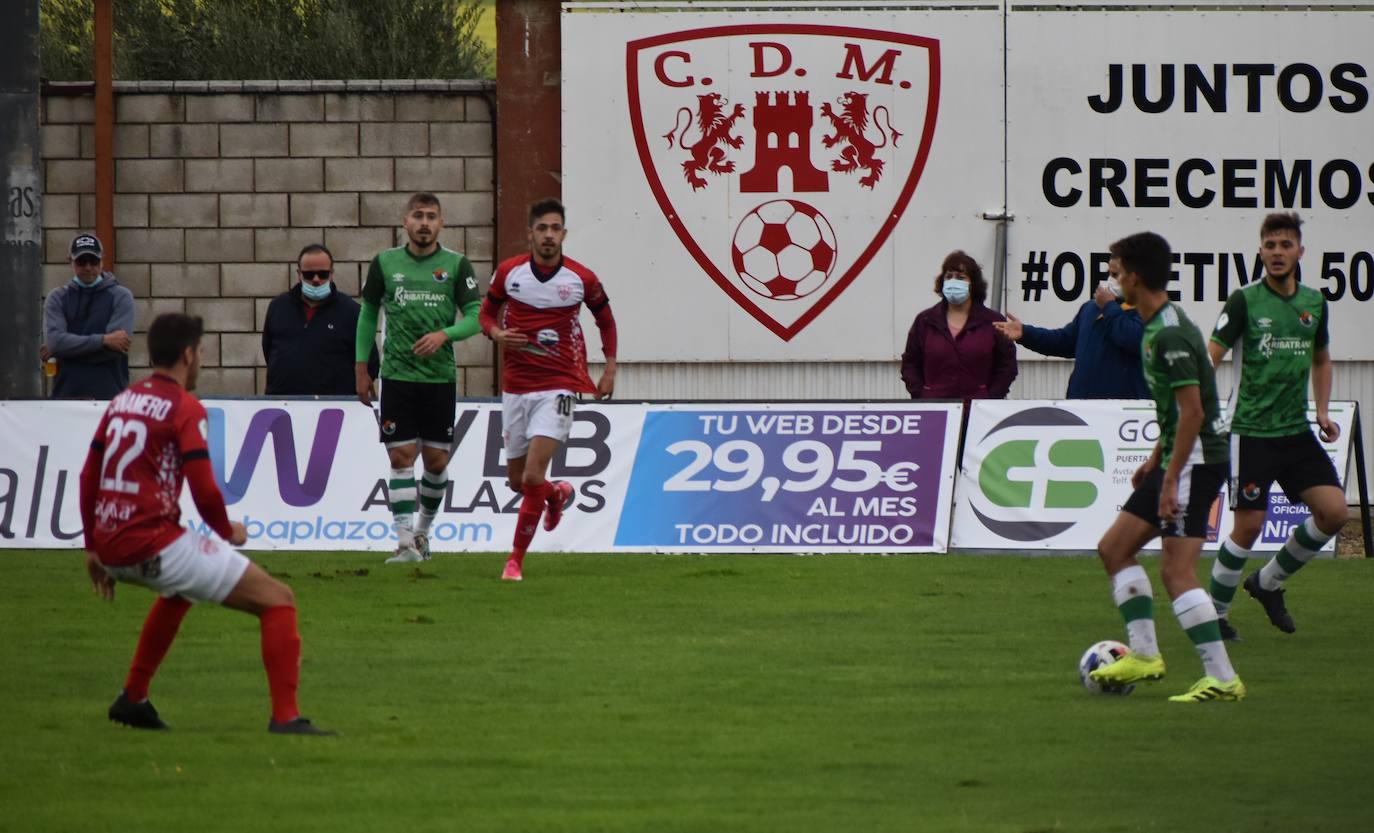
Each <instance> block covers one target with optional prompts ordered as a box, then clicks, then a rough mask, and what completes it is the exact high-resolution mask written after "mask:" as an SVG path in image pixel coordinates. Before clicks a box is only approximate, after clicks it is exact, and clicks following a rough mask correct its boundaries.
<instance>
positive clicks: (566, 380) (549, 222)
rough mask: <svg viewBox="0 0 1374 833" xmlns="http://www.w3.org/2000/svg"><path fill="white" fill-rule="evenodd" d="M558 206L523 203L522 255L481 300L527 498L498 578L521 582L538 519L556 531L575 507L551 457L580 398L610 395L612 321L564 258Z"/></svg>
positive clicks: (510, 455) (500, 270)
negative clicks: (601, 361) (599, 360)
mask: <svg viewBox="0 0 1374 833" xmlns="http://www.w3.org/2000/svg"><path fill="white" fill-rule="evenodd" d="M565 218H566V213H565V211H564V209H563V204H562V203H561V202H559V201H558V200H555V199H544V200H540V201H538V202H536V203H534V205H532V206H530V214H529V222H530V226H529V243H530V250H529V252H527V253H525V254H521V255H517V256H516V257H513V258H510V259H509V260H506V261H504V262H503V263H501V264H500V265H499V266H497V267H496V273H495V274H494V275H492V279H491V289H490V290H488V292H487V296H486V298H485V299H484V300H483V302H482V310H481V313H480V316H479V318H480V321H481V323H482V332H484V333H486V334H487V335H488V336H490V337H491V339H492V340H494V341H495V342H497V343H498V344H500V345H501V347H502V348H503V349H502V353H503V358H504V361H503V363H502V367H501V416H502V420H503V424H504V435H503V437H504V440H505V445H506V472H507V475H508V476H509V478H510V487H511V488H512V489H514V490H515V491H517V492H520V493H522V494H523V495H524V499H523V500H522V501H521V503H520V514H519V515H518V516H517V518H516V522H515V542H514V545H513V546H512V548H511V554H510V560H508V561H507V562H506V568H505V571H504V572H503V573H502V574H501V578H502V579H505V580H506V581H520V580H521V578H522V577H523V576H522V573H521V570H522V568H523V565H524V560H525V550H526V549H528V548H529V545H530V541H531V540H532V539H533V538H534V532H535V527H536V525H537V524H538V523H539V517H540V515H543V516H544V529H545V530H547V531H550V532H551V531H553V528H554V527H556V526H558V522H559V520H561V519H562V517H563V511H564V510H565V509H567V508H568V507H569V506H570V505H572V501H573V497H574V495H575V492H574V490H573V487H572V484H571V483H568V482H567V481H563V480H560V481H557V482H553V483H550V482H549V481H548V480H546V479H545V472H547V471H548V468H549V460H551V459H552V458H553V454H554V452H555V451H556V450H557V449H558V445H559V443H562V442H565V441H566V440H567V439H568V431H569V429H571V428H572V421H573V403H574V402H575V401H576V400H577V399H579V398H580V396H581V394H584V393H593V394H596V398H597V399H609V398H610V397H611V394H612V393H614V392H615V351H616V336H615V318H614V317H613V316H612V315H611V306H610V300H609V299H608V298H607V297H606V291H605V289H603V288H602V286H601V281H600V280H598V279H597V277H596V274H595V273H593V272H592V270H590V269H588V268H587V267H586V266H583V265H582V264H580V263H578V262H577V261H575V260H572V259H571V258H567V257H564V256H563V239H564V238H565V237H567V234H568V230H567V228H566V226H565V225H564V223H565V222H566V219H565ZM583 304H586V306H587V309H589V310H590V311H591V313H592V315H593V317H594V318H595V319H596V326H597V329H598V330H600V331H601V348H602V352H603V353H605V356H606V370H605V372H604V373H603V374H602V376H601V380H600V381H599V382H597V383H595V384H593V383H592V380H591V377H590V376H589V375H588V374H587V344H586V341H585V340H584V338H583V335H582V325H581V323H580V322H579V321H578V314H579V313H580V312H581V309H582V305H583Z"/></svg>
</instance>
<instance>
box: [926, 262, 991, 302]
mask: <svg viewBox="0 0 1374 833" xmlns="http://www.w3.org/2000/svg"><path fill="white" fill-rule="evenodd" d="M946 272H963V273H964V274H965V275H968V283H969V296H970V297H971V298H973V302H974V303H975V304H981V303H983V302H985V301H987V299H988V282H987V281H985V280H983V267H981V266H979V265H978V261H976V260H974V259H973V257H972V256H970V255H969V253H968V252H966V251H964V250H963V249H955V250H954V251H952V252H950V253H949V254H947V255H945V259H944V260H943V261H941V263H940V273H939V274H938V275H936V276H935V294H936V295H942V294H943V293H944V288H945V273H946Z"/></svg>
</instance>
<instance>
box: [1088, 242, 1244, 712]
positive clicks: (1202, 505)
mask: <svg viewBox="0 0 1374 833" xmlns="http://www.w3.org/2000/svg"><path fill="white" fill-rule="evenodd" d="M1111 251H1112V256H1113V257H1115V258H1117V259H1119V260H1120V261H1121V290H1122V294H1123V295H1124V296H1125V299H1126V301H1127V302H1128V303H1131V304H1134V305H1135V306H1136V309H1138V310H1139V311H1140V317H1141V319H1142V320H1144V322H1145V332H1144V335H1143V336H1142V338H1141V345H1140V347H1141V358H1142V364H1143V366H1144V370H1145V381H1146V382H1147V383H1148V384H1149V386H1150V393H1151V395H1152V396H1153V397H1154V400H1155V415H1156V419H1157V420H1158V421H1159V441H1158V442H1157V443H1156V444H1155V448H1154V452H1153V453H1151V454H1150V458H1149V459H1148V460H1146V461H1145V462H1144V463H1143V464H1141V466H1140V468H1139V469H1137V470H1136V472H1135V475H1134V476H1133V477H1132V478H1131V486H1133V487H1134V489H1135V491H1133V492H1132V493H1131V496H1130V497H1129V498H1128V499H1127V500H1126V503H1125V505H1123V506H1122V507H1121V513H1120V514H1119V515H1117V517H1116V521H1115V522H1114V523H1113V524H1112V526H1111V528H1110V529H1108V530H1107V533H1106V534H1105V535H1103V536H1102V540H1101V542H1099V543H1098V545H1097V552H1098V555H1099V556H1101V558H1102V565H1103V566H1104V567H1105V568H1106V569H1107V575H1108V576H1110V578H1111V586H1112V599H1113V601H1115V602H1116V606H1117V609H1118V610H1120V611H1121V618H1122V619H1124V620H1125V622H1126V633H1127V634H1128V636H1129V638H1130V643H1131V652H1130V653H1129V654H1127V655H1126V656H1124V657H1122V658H1121V659H1119V660H1117V661H1116V662H1114V663H1111V664H1110V665H1104V666H1102V667H1101V668H1098V669H1097V670H1095V671H1093V672H1092V673H1091V675H1090V676H1091V677H1092V678H1093V680H1094V681H1096V682H1098V683H1102V684H1107V685H1124V684H1128V683H1134V682H1136V681H1138V680H1157V679H1159V678H1161V677H1163V676H1164V658H1163V657H1162V656H1160V652H1159V641H1158V639H1157V637H1156V636H1155V621H1154V593H1153V590H1152V589H1151V587H1150V578H1149V576H1147V575H1146V574H1145V568H1143V567H1141V566H1140V563H1139V562H1137V561H1136V553H1138V552H1139V551H1140V549H1141V547H1144V546H1145V545H1146V544H1147V543H1149V542H1150V541H1151V540H1152V539H1153V538H1154V537H1155V536H1160V537H1162V539H1163V541H1162V548H1163V550H1164V554H1163V556H1162V557H1161V558H1160V567H1159V572H1160V577H1161V578H1162V579H1163V580H1164V588H1165V589H1166V590H1167V591H1168V592H1169V598H1170V599H1171V600H1173V608H1174V616H1175V617H1177V619H1178V623H1179V625H1180V626H1181V627H1182V628H1183V630H1184V631H1185V632H1186V633H1187V634H1188V638H1189V639H1191V640H1192V642H1193V647H1194V648H1195V649H1196V651H1197V654H1198V656H1199V657H1200V658H1201V659H1202V667H1203V676H1202V679H1200V680H1198V681H1197V682H1196V683H1194V684H1193V686H1192V687H1191V688H1190V689H1188V690H1187V691H1186V692H1184V693H1182V694H1179V695H1176V696H1174V697H1170V698H1169V699H1170V700H1171V701H1173V702H1176V703H1206V702H1209V701H1212V700H1241V699H1244V697H1245V684H1244V683H1242V682H1241V681H1240V677H1238V676H1237V675H1236V671H1235V669H1234V668H1232V667H1231V660H1230V658H1229V657H1228V656H1227V653H1226V643H1225V642H1223V641H1222V639H1221V631H1220V630H1219V629H1218V627H1217V613H1216V610H1215V609H1213V607H1212V600H1211V599H1210V598H1209V597H1208V595H1207V591H1205V590H1203V589H1202V586H1201V585H1200V584H1198V580H1197V561H1198V555H1199V554H1201V552H1202V540H1203V538H1204V537H1206V535H1207V522H1208V517H1209V515H1210V514H1211V509H1212V504H1213V503H1214V502H1215V501H1216V498H1217V494H1218V493H1219V492H1220V491H1221V486H1222V484H1223V483H1225V482H1226V476H1227V474H1228V473H1229V465H1228V460H1229V449H1228V448H1227V442H1226V433H1225V427H1224V425H1223V420H1222V416H1221V408H1220V407H1219V406H1218V404H1217V384H1216V375H1215V372H1214V371H1213V369H1212V363H1211V362H1210V361H1209V360H1208V357H1207V348H1206V346H1205V345H1204V343H1203V340H1202V333H1201V332H1199V331H1198V328H1197V327H1196V326H1195V325H1194V324H1193V322H1192V321H1190V320H1188V316H1187V315H1185V314H1184V312H1183V309H1182V308H1181V307H1179V306H1178V305H1177V304H1174V303H1172V302H1171V301H1170V300H1169V294H1168V292H1167V290H1166V287H1167V286H1168V283H1169V276H1170V272H1171V271H1172V269H1173V266H1172V259H1171V258H1172V255H1171V252H1170V250H1169V243H1168V242H1167V241H1166V240H1165V239H1164V238H1163V237H1160V236H1159V235H1158V234H1155V233H1153V232H1148V231H1147V232H1141V233H1140V234H1133V235H1131V236H1130V237H1126V238H1123V239H1121V240H1118V241H1116V242H1115V243H1113V244H1112V248H1111Z"/></svg>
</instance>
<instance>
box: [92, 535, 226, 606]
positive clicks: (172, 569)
mask: <svg viewBox="0 0 1374 833" xmlns="http://www.w3.org/2000/svg"><path fill="white" fill-rule="evenodd" d="M248 563H249V562H248V559H247V558H246V557H244V556H243V555H242V554H240V553H239V552H238V550H235V549H234V548H233V547H231V546H229V545H228V544H226V543H225V542H223V541H221V540H220V539H218V538H211V537H210V536H208V535H201V534H200V533H199V532H195V531H194V530H189V529H188V530H186V532H185V533H184V534H183V535H182V536H181V537H180V538H177V539H176V540H175V541H173V542H172V543H170V544H168V545H167V546H165V547H163V548H162V551H161V552H159V553H158V554H157V555H155V556H153V557H152V558H150V559H148V560H147V561H143V562H140V563H138V564H130V565H128V566H125V567H110V566H108V565H107V566H106V567H105V571H106V572H107V573H109V574H110V575H112V576H114V577H115V578H116V579H118V580H119V581H126V582H129V583H131V584H141V585H143V586H144V587H148V588H151V589H153V590H156V591H157V592H158V593H160V594H162V595H163V596H168V597H170V596H183V597H185V598H187V599H190V600H191V601H193V602H214V603H215V604H219V603H220V602H223V601H224V599H225V597H227V596H228V595H229V593H230V592H231V591H233V589H234V586H235V585H237V584H238V583H239V579H241V578H243V574H244V572H245V571H247V569H248Z"/></svg>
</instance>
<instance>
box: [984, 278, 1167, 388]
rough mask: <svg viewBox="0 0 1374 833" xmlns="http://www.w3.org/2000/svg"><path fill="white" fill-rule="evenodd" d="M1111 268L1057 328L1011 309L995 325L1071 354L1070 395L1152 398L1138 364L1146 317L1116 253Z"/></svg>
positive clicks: (1047, 350)
mask: <svg viewBox="0 0 1374 833" xmlns="http://www.w3.org/2000/svg"><path fill="white" fill-rule="evenodd" d="M1107 273H1108V275H1109V278H1108V280H1107V282H1106V283H1105V284H1101V285H1099V286H1098V287H1097V291H1096V292H1094V293H1093V297H1092V298H1091V299H1089V300H1088V301H1087V302H1086V303H1084V304H1083V306H1082V307H1080V308H1079V310H1078V314H1077V315H1075V316H1074V319H1073V320H1072V321H1070V322H1069V323H1068V324H1067V325H1066V326H1063V327H1060V328H1059V329H1057V330H1051V329H1048V328H1046V327H1033V326H1031V325H1029V324H1023V323H1022V322H1021V321H1020V319H1018V318H1017V317H1016V316H1015V315H1011V314H1010V313H1008V315H1007V320H1006V322H1004V323H998V324H994V325H993V326H995V327H996V328H997V331H998V332H1000V333H1001V334H1002V335H1004V336H1006V337H1007V338H1009V339H1011V340H1012V341H1015V342H1018V343H1019V344H1020V345H1021V346H1022V347H1026V348H1029V349H1031V350H1034V351H1035V352H1037V353H1039V354H1041V355H1042V356H1059V357H1060V358H1065V359H1073V360H1074V363H1073V373H1071V374H1070V375H1069V390H1068V394H1067V396H1068V398H1069V399H1149V398H1150V389H1149V388H1148V387H1146V385H1145V374H1144V373H1143V372H1142V371H1141V367H1140V337H1141V334H1142V333H1143V332H1144V331H1145V323H1144V322H1143V321H1141V320H1140V313H1138V312H1136V310H1135V307H1133V306H1131V305H1130V304H1128V303H1126V301H1125V300H1123V299H1122V297H1121V284H1120V283H1119V282H1118V277H1119V276H1120V275H1121V263H1120V262H1119V261H1118V260H1117V259H1116V258H1112V260H1111V261H1110V262H1109V263H1108V264H1107Z"/></svg>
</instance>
